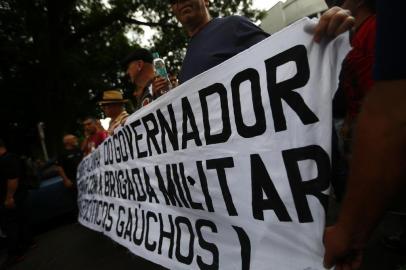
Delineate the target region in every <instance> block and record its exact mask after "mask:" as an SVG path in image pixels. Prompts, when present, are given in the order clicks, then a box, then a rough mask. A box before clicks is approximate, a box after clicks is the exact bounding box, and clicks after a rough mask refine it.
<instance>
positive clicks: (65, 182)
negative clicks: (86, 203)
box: [57, 166, 73, 188]
mask: <svg viewBox="0 0 406 270" xmlns="http://www.w3.org/2000/svg"><path fill="white" fill-rule="evenodd" d="M57 172H58V175H59V176H60V177H61V178H62V182H63V185H64V186H65V187H66V188H72V187H73V182H72V180H70V179H69V178H68V176H66V173H65V170H64V169H63V167H61V166H57Z"/></svg>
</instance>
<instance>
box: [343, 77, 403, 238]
mask: <svg viewBox="0 0 406 270" xmlns="http://www.w3.org/2000/svg"><path fill="white" fill-rule="evenodd" d="M405 100H406V83H405V81H397V82H382V83H377V84H376V86H375V89H374V90H373V91H372V92H371V93H370V95H369V96H368V97H367V99H366V100H365V103H364V107H363V110H362V112H361V114H360V116H359V119H358V124H357V128H356V133H355V137H354V148H353V157H352V160H351V166H350V168H351V169H350V175H349V179H348V194H347V195H346V198H345V200H344V202H343V206H342V211H341V214H340V216H339V220H338V224H337V225H339V226H340V227H342V228H343V229H344V230H345V231H347V233H348V234H349V235H350V236H351V237H353V238H355V241H356V242H359V244H360V245H364V244H365V242H366V240H367V239H368V237H369V236H370V234H371V232H372V230H373V229H374V227H375V225H376V223H377V222H378V220H379V218H380V217H381V216H382V214H383V213H384V211H385V209H386V208H387V206H388V204H389V203H390V202H391V200H392V198H394V197H395V194H396V192H397V191H398V190H399V189H400V188H401V186H404V182H403V181H404V179H402V178H403V177H404V174H405V167H406V163H405V156H406V155H405V153H406V151H405V149H406V142H405V140H406V123H405V122H406V108H405V106H406V104H405V103H404V101H405Z"/></svg>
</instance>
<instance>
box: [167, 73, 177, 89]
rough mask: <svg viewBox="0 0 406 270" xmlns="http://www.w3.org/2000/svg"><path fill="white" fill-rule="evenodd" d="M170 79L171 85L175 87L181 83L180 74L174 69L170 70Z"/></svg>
mask: <svg viewBox="0 0 406 270" xmlns="http://www.w3.org/2000/svg"><path fill="white" fill-rule="evenodd" d="M169 80H170V81H171V85H172V87H173V88H175V87H176V86H178V85H179V82H178V75H176V73H175V72H173V71H170V72H169Z"/></svg>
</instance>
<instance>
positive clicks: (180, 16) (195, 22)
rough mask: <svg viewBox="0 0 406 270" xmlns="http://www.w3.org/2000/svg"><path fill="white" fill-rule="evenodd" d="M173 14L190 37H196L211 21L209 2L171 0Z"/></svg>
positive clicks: (201, 0) (205, 0)
mask: <svg viewBox="0 0 406 270" xmlns="http://www.w3.org/2000/svg"><path fill="white" fill-rule="evenodd" d="M169 2H170V4H171V8H172V12H173V14H174V15H175V17H176V19H177V20H178V21H179V22H180V23H181V24H182V26H183V27H184V28H185V30H186V32H187V34H188V35H189V36H194V35H195V34H196V33H197V32H199V30H200V29H202V28H203V27H204V26H205V25H206V24H207V23H208V22H209V21H210V20H211V16H210V13H209V9H208V7H209V0H169Z"/></svg>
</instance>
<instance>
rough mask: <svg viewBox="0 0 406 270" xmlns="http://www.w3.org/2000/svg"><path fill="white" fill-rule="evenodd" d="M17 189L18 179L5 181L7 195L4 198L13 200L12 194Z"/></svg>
mask: <svg viewBox="0 0 406 270" xmlns="http://www.w3.org/2000/svg"><path fill="white" fill-rule="evenodd" d="M17 188H18V178H15V179H9V180H7V193H6V198H9V199H10V198H14V194H15V193H16V191H17Z"/></svg>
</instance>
